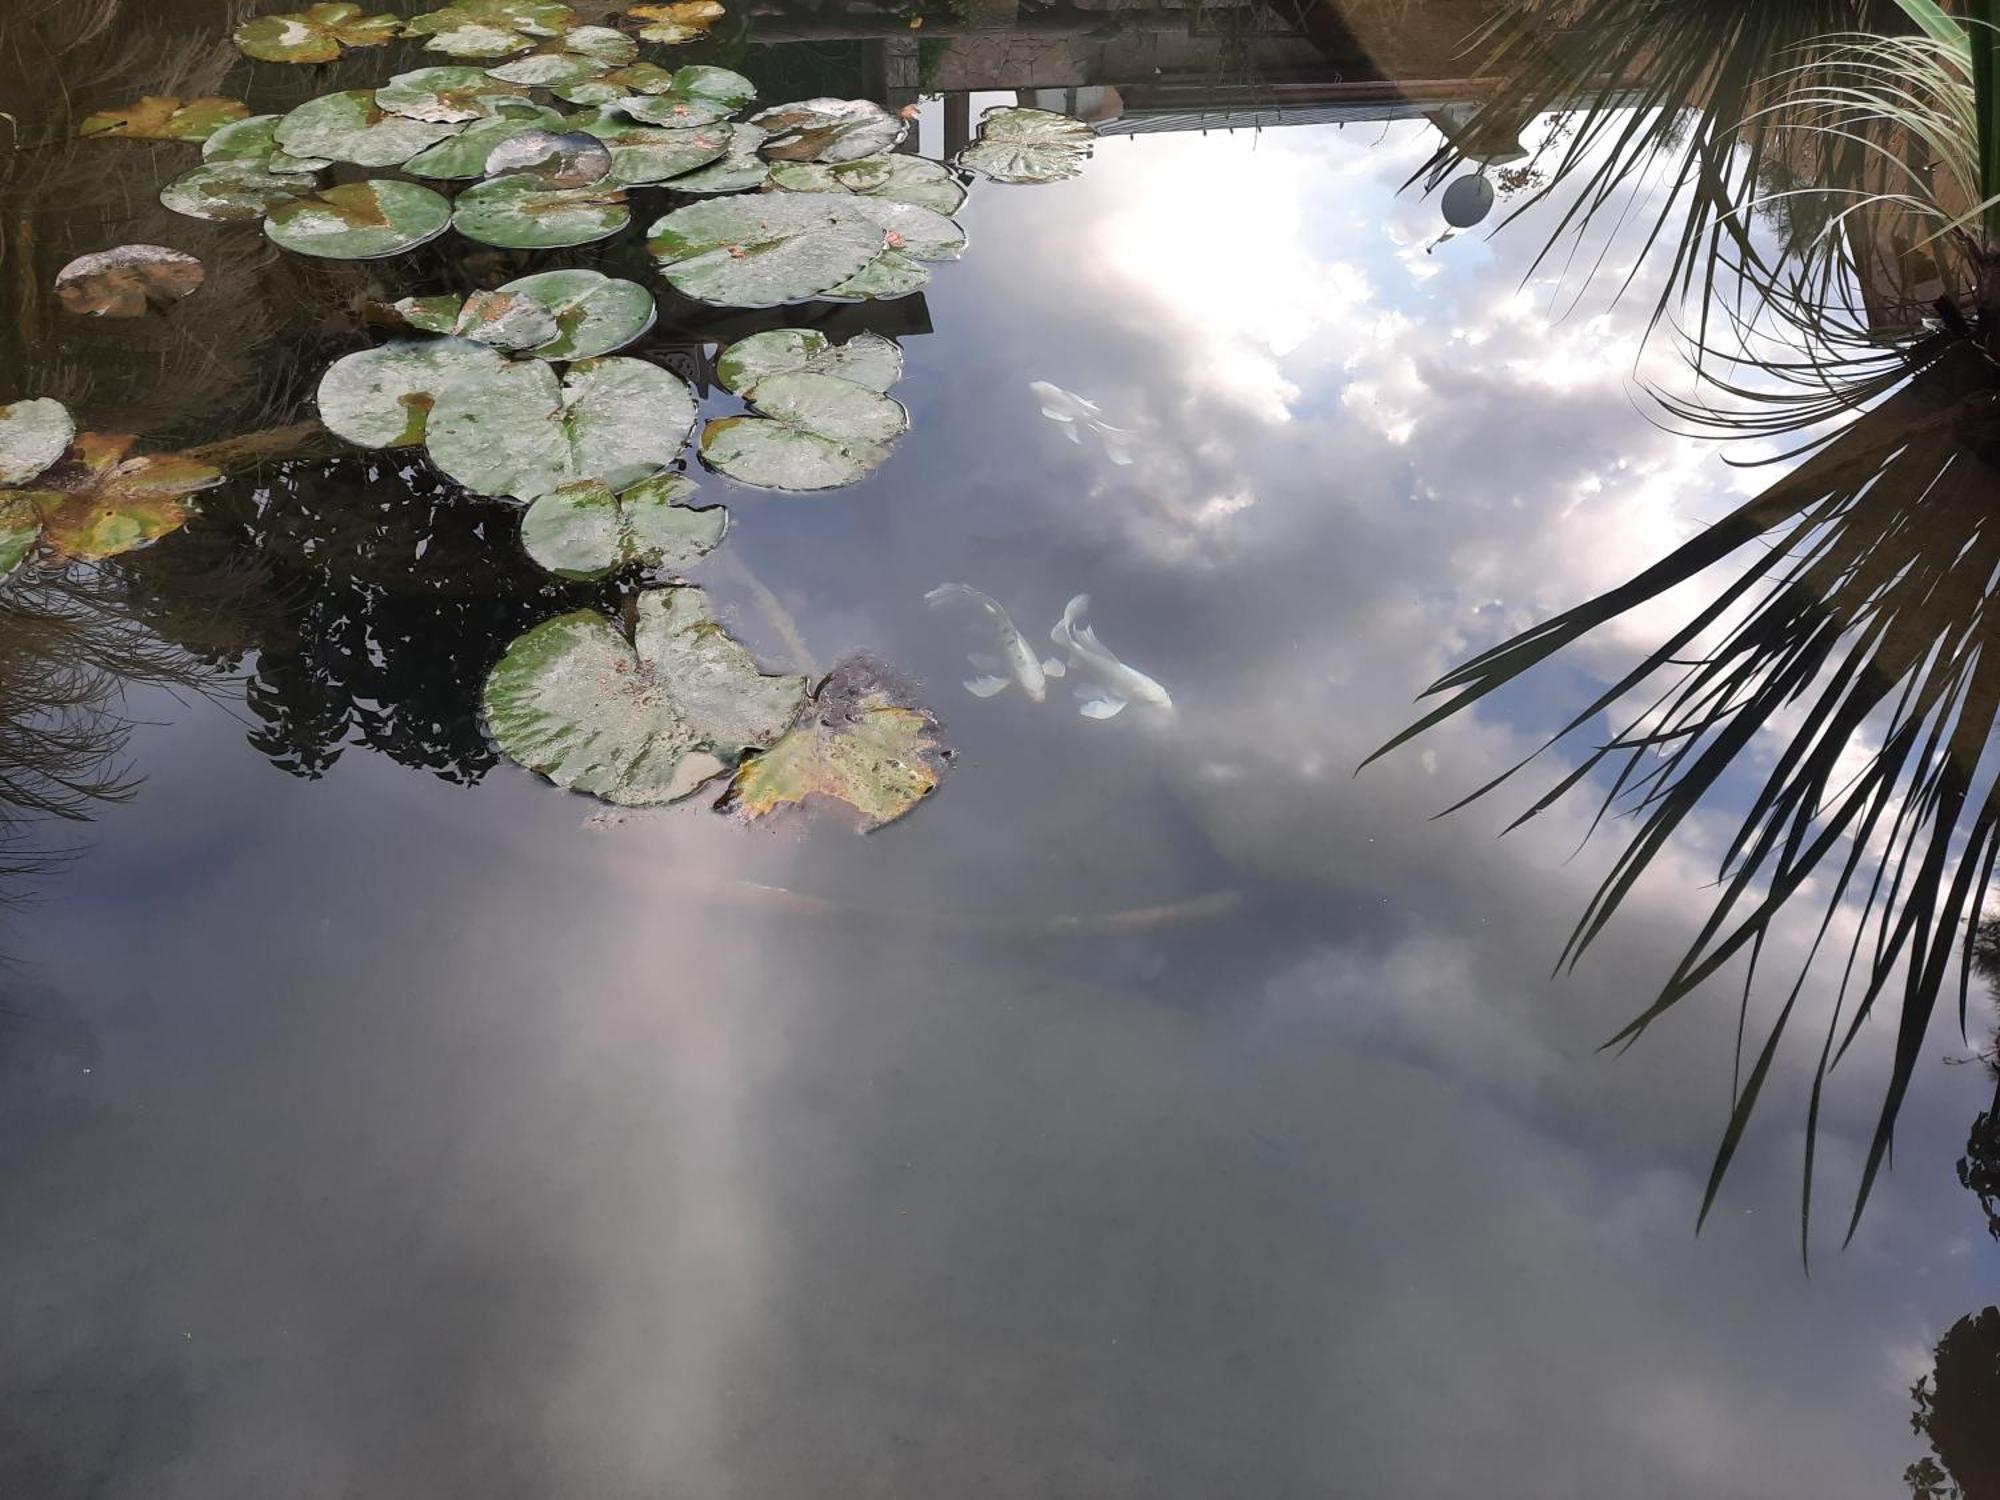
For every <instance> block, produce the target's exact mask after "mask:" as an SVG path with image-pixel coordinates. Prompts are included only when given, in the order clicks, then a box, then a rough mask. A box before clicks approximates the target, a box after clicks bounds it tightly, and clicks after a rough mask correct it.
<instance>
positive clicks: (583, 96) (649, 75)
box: [550, 62, 674, 105]
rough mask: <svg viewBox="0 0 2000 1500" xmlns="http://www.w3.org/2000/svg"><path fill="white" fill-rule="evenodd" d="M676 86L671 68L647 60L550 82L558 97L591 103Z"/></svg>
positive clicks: (660, 91) (658, 92) (581, 102)
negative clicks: (568, 81)
mask: <svg viewBox="0 0 2000 1500" xmlns="http://www.w3.org/2000/svg"><path fill="white" fill-rule="evenodd" d="M673 86H674V74H673V70H672V69H671V68H661V67H655V66H654V65H653V64H652V63H644V62H642V63H633V64H632V65H631V66H630V67H624V68H614V69H612V70H611V71H610V72H609V73H603V74H598V75H594V76H591V77H588V78H581V79H578V80H577V81H576V82H574V83H558V84H552V85H550V87H551V88H552V89H553V90H554V91H555V95H556V97H557V98H558V99H567V100H568V101H569V102H570V103H571V104H592V105H596V104H609V103H610V102H611V101H612V100H614V99H629V98H630V97H631V96H632V95H634V94H661V93H665V92H666V91H667V90H668V89H670V88H672V87H673Z"/></svg>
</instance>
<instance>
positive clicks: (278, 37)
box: [235, 0, 403, 63]
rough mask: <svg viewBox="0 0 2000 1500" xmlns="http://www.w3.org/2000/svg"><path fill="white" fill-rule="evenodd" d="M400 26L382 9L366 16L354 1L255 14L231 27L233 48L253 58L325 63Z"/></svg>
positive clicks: (381, 41) (393, 34)
mask: <svg viewBox="0 0 2000 1500" xmlns="http://www.w3.org/2000/svg"><path fill="white" fill-rule="evenodd" d="M402 29H403V20H402V17H400V16H397V15H394V14H392V13H390V12H388V11H379V12H377V13H376V14H374V15H368V14H366V13H365V12H364V11H363V10H362V8H361V7H360V6H358V5H351V4H347V3H345V0H341V3H335V4H327V5H309V6H307V7H306V8H305V9H304V10H302V11H287V12H285V13H283V14H280V15H275V16H259V17H257V18H256V19H255V20H254V21H245V22H244V23H243V24H242V25H241V26H239V27H237V28H236V35H235V41H236V49H237V50H238V51H239V52H241V53H242V54H243V55H244V56H245V57H254V58H256V59H257V61H259V62H273V63H326V62H333V61H335V60H336V59H337V58H338V57H339V56H340V54H341V53H342V52H344V51H346V50H347V49H348V48H350V47H381V46H384V45H386V44H387V43H389V42H393V41H394V40H395V39H396V38H397V37H398V36H399V35H400V34H401V33H402Z"/></svg>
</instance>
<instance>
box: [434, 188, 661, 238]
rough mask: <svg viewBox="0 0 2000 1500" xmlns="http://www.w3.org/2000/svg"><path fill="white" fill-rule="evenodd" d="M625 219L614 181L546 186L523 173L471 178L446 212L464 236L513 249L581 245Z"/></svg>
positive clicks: (622, 199) (626, 212) (621, 197)
mask: <svg viewBox="0 0 2000 1500" xmlns="http://www.w3.org/2000/svg"><path fill="white" fill-rule="evenodd" d="M631 222H632V210H631V207H630V206H629V204H628V203H627V201H626V198H625V193H624V190H623V189H622V188H620V187H619V186H617V184H615V183H611V182H601V183H598V184H596V185H595V186H592V187H580V188H549V187H543V186H542V185H541V184H540V183H538V182H536V181H534V180H533V179H532V178H528V177H495V178H492V179H490V180H488V181H486V182H480V183H475V184H474V185H473V186H471V187H469V188H467V189H466V190H465V191H464V192H462V193H460V194H459V195H458V203H457V206H456V207H455V208H454V209H453V211H452V216H451V223H452V227H453V228H454V229H456V230H457V231H458V232H459V233H460V234H462V235H464V236H465V237H466V238H467V239H469V240H478V241H479V242H480V243H481V244H482V245H500V246H503V247H506V248H508V249H515V250H551V249H555V248H556V247H558V246H562V245H587V244H589V243H590V242H591V241H592V240H601V239H604V238H606V237H607V236H610V235H614V234H616V233H618V231H619V230H621V229H623V228H624V227H625V226H626V225H627V224H629V223H631Z"/></svg>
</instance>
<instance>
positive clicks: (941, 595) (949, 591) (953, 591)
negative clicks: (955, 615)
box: [924, 583, 972, 605]
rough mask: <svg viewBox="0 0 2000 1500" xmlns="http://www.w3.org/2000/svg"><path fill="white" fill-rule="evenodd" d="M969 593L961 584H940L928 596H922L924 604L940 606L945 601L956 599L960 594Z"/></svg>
mask: <svg viewBox="0 0 2000 1500" xmlns="http://www.w3.org/2000/svg"><path fill="white" fill-rule="evenodd" d="M971 592H972V590H971V589H969V588H967V587H966V586H965V585H964V584H962V583H941V584H939V585H938V586H937V587H936V588H934V589H932V590H931V591H930V592H929V593H928V594H926V595H924V603H926V604H932V605H936V604H942V603H944V601H945V600H947V599H956V598H958V597H959V596H960V595H961V594H969V593H971Z"/></svg>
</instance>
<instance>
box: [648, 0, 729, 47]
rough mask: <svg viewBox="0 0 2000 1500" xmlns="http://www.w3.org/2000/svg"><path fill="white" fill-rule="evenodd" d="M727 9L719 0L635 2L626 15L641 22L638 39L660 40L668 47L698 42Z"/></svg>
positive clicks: (725, 13)
mask: <svg viewBox="0 0 2000 1500" xmlns="http://www.w3.org/2000/svg"><path fill="white" fill-rule="evenodd" d="M727 14H728V12H727V11H726V10H725V9H724V8H723V6H722V4H721V0H676V3H674V4H670V5H635V6H633V7H632V8H631V9H630V10H628V11H626V12H625V15H626V18H627V19H629V20H633V21H638V22H641V23H642V24H641V25H640V27H639V38H640V40H641V41H647V42H659V43H662V44H663V45H665V46H669V47H679V46H684V45H685V44H687V43H688V42H698V41H700V40H701V39H702V38H703V37H705V36H707V35H708V33H709V30H710V28H711V27H713V26H714V25H715V23H716V22H717V21H720V20H721V19H722V18H723V17H724V16H725V15H727Z"/></svg>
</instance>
